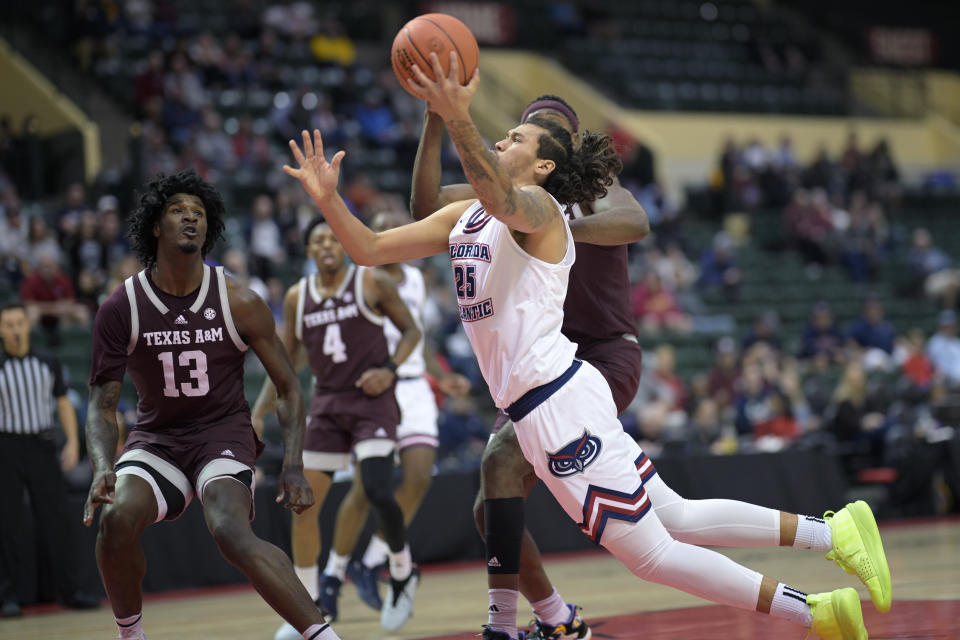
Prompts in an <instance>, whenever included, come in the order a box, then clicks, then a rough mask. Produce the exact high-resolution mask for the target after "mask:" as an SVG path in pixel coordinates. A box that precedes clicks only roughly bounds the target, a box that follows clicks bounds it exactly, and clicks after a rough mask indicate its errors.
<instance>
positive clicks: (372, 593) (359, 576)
mask: <svg viewBox="0 0 960 640" xmlns="http://www.w3.org/2000/svg"><path fill="white" fill-rule="evenodd" d="M378 576H379V571H378V570H377V569H371V568H370V567H368V566H367V565H365V564H363V563H362V562H360V561H359V560H351V561H350V564H348V565H347V577H348V578H350V580H352V581H353V584H354V585H356V587H357V595H359V596H360V599H361V600H363V602H364V604H366V605H367V606H368V607H370V608H371V609H375V610H377V611H380V609H382V608H383V598H381V597H380V581H379V579H378Z"/></svg>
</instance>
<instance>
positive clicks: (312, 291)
mask: <svg viewBox="0 0 960 640" xmlns="http://www.w3.org/2000/svg"><path fill="white" fill-rule="evenodd" d="M365 271H366V269H365V268H363V267H357V266H356V265H352V264H351V265H350V266H349V267H348V268H347V273H346V275H345V276H344V277H343V282H341V283H340V287H339V288H338V289H337V291H336V292H334V294H333V295H331V296H328V297H326V298H324V297H321V295H320V292H319V290H318V289H317V280H316V279H317V277H318V276H310V277H307V278H303V279H302V280H300V296H299V299H298V304H297V324H296V327H297V329H296V331H297V337H298V338H299V339H300V342H302V343H303V347H304V349H305V350H306V353H307V359H308V360H309V362H310V371H311V372H313V375H314V376H315V377H316V379H317V386H316V392H317V394H318V395H319V394H329V393H339V392H345V391H346V392H353V393H359V390H358V389H357V388H356V387H355V386H354V384H355V383H356V381H357V380H358V379H359V378H360V375H361V374H362V373H363V372H364V371H366V370H367V369H370V368H372V367H380V366H383V365H384V364H385V363H386V362H387V359H388V358H389V357H390V351H389V350H388V348H387V338H386V336H385V334H384V330H383V322H384V317H383V316H381V315H377V314H376V313H374V312H373V311H371V310H370V308H369V307H367V303H366V300H365V299H364V297H363V277H364V272H365ZM361 396H362V394H361Z"/></svg>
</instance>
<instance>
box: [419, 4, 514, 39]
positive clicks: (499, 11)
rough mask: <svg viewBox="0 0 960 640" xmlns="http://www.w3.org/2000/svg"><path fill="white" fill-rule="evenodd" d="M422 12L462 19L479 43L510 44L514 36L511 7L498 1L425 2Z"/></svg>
mask: <svg viewBox="0 0 960 640" xmlns="http://www.w3.org/2000/svg"><path fill="white" fill-rule="evenodd" d="M424 12H425V13H427V12H429V13H446V14H448V15H451V16H454V17H455V18H458V19H459V20H462V21H463V23H464V24H465V25H467V27H469V28H470V31H472V32H473V35H474V36H475V37H476V38H477V42H479V43H480V44H499V45H503V44H512V43H513V42H514V40H515V38H516V35H515V34H516V29H515V21H514V15H513V8H512V7H510V6H508V5H506V4H501V3H499V2H445V1H443V0H437V1H435V2H425V3H424Z"/></svg>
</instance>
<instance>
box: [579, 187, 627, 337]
mask: <svg viewBox="0 0 960 640" xmlns="http://www.w3.org/2000/svg"><path fill="white" fill-rule="evenodd" d="M566 213H567V216H568V217H569V218H570V219H571V220H573V219H575V218H580V217H583V212H582V211H581V210H580V205H576V204H575V205H573V206H568V207H567V208H566ZM576 246H577V260H576V262H574V263H573V268H572V269H570V283H569V285H568V286H567V299H566V301H564V304H563V328H562V329H561V331H562V332H563V335H565V336H567V337H568V338H570V339H571V340H572V341H574V342H577V343H580V342H586V341H590V340H605V339H608V338H618V337H621V336H623V335H624V334H629V335H636V334H637V327H636V326H635V325H634V323H633V318H632V316H631V313H630V277H629V274H628V273H627V246H626V245H618V246H615V247H601V246H598V245H594V244H587V243H586V242H578V243H576Z"/></svg>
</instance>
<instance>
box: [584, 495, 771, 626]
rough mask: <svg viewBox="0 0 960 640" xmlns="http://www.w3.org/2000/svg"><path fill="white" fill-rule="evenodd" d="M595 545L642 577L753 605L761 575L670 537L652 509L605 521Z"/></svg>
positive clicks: (709, 597)
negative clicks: (629, 517) (631, 518)
mask: <svg viewBox="0 0 960 640" xmlns="http://www.w3.org/2000/svg"><path fill="white" fill-rule="evenodd" d="M600 544H602V545H603V546H604V547H605V548H606V549H607V550H608V551H610V553H612V554H613V555H614V556H616V557H617V559H618V560H620V562H622V563H623V564H624V565H625V566H626V567H627V568H628V569H630V571H631V572H633V574H634V575H636V576H637V577H639V578H641V579H643V580H647V581H650V582H656V583H658V584H663V585H667V586H669V587H674V588H677V589H680V590H681V591H685V592H687V593H689V594H692V595H695V596H699V597H701V598H705V599H707V600H711V601H713V602H717V603H720V604H725V605H729V606H731V607H737V608H738V609H746V610H748V611H753V610H755V609H756V606H757V600H758V598H759V596H760V583H761V582H762V580H763V576H762V575H761V574H759V573H757V572H756V571H752V570H751V569H747V568H746V567H743V566H740V565H739V564H737V563H736V562H734V561H733V560H731V559H730V558H727V557H726V556H724V555H721V554H719V553H717V552H716V551H711V550H710V549H704V548H703V547H698V546H695V545H692V544H686V543H683V542H680V541H678V540H674V539H673V538H671V537H670V534H669V533H668V532H667V530H666V529H665V528H664V526H663V524H662V523H661V522H660V519H659V518H658V517H657V512H656V511H655V510H653V509H651V510H650V511H648V512H647V513H646V515H644V516H643V518H641V519H640V521H639V522H637V523H631V522H623V521H622V520H609V521H608V522H607V524H606V528H605V529H604V532H603V537H602V538H601V540H600Z"/></svg>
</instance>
